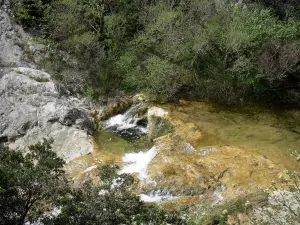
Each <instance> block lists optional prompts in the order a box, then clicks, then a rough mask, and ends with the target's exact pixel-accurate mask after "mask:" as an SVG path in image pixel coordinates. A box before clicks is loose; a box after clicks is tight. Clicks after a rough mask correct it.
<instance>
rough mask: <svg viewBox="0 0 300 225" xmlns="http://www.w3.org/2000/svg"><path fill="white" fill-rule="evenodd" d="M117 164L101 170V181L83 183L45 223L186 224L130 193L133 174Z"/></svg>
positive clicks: (58, 224) (59, 224)
mask: <svg viewBox="0 0 300 225" xmlns="http://www.w3.org/2000/svg"><path fill="white" fill-rule="evenodd" d="M118 170H119V168H118V167H117V166H110V165H107V166H104V167H102V168H101V169H100V170H99V176H100V178H101V181H102V183H101V184H100V185H96V186H94V185H92V184H91V183H90V182H87V183H85V184H84V186H83V187H82V188H80V189H76V190H73V191H72V194H71V196H70V197H69V198H66V199H64V200H63V202H62V205H63V209H62V213H61V214H60V215H59V216H58V217H56V218H52V219H51V218H48V219H46V220H45V222H46V224H57V225H61V224H64V225H68V224H91V225H92V224H111V225H114V224H168V223H172V224H186V222H185V221H184V220H182V219H180V218H179V217H178V216H176V215H175V214H168V213H166V212H164V211H162V210H159V209H158V208H157V207H155V206H150V205H145V204H144V203H143V202H141V201H140V199H139V197H137V196H135V195H133V194H132V193H131V187H132V184H133V178H132V177H131V176H130V175H128V174H122V175H118V174H117V171H118Z"/></svg>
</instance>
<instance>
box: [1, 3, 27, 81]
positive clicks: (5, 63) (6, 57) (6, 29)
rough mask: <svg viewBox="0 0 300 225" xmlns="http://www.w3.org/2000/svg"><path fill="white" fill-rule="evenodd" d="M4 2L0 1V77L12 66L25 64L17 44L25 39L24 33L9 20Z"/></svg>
mask: <svg viewBox="0 0 300 225" xmlns="http://www.w3.org/2000/svg"><path fill="white" fill-rule="evenodd" d="M4 2H5V1H1V2H0V77H1V76H3V75H4V74H6V73H7V72H9V71H10V70H11V68H13V67H17V66H21V65H25V63H24V62H22V55H23V53H22V50H21V48H20V47H19V46H18V45H17V44H18V43H21V42H23V41H24V40H25V39H26V34H25V33H24V31H23V30H22V29H21V27H19V26H18V25H16V24H14V23H13V22H12V21H11V20H10V17H9V16H8V14H7V12H6V11H5V9H6V8H7V6H6V4H5V3H4Z"/></svg>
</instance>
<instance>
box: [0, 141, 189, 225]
mask: <svg viewBox="0 0 300 225" xmlns="http://www.w3.org/2000/svg"><path fill="white" fill-rule="evenodd" d="M63 166H64V161H63V160H62V159H60V158H58V157H57V155H56V154H55V153H54V152H52V151H51V142H50V141H47V140H44V141H43V142H40V143H38V144H36V145H32V146H30V147H29V152H28V153H27V154H22V152H20V151H14V150H9V149H4V150H1V152H0V224H1V225H2V224H3V225H7V224H16V225H23V224H24V223H26V222H30V223H33V222H37V221H38V220H39V221H41V222H42V223H43V224H45V225H48V224H49V225H68V224H70V225H71V224H72V225H79V224H90V225H94V224H111V225H115V224H170V223H171V224H180V225H183V224H186V221H185V220H183V219H181V218H180V217H179V216H178V215H176V214H175V213H167V212H165V211H163V210H160V209H159V208H158V207H156V206H154V205H146V204H145V203H143V202H142V201H141V200H140V198H139V197H138V196H136V195H135V194H134V193H133V190H134V185H133V181H134V179H133V177H132V176H131V175H129V174H121V175H119V174H118V173H117V172H118V171H119V169H120V168H119V167H118V166H114V165H107V166H103V167H102V168H100V169H99V178H100V183H99V184H94V183H92V182H91V181H88V182H86V183H84V184H83V186H82V187H79V188H72V187H71V186H70V183H68V182H67V180H66V178H65V174H64V170H63ZM54 208H58V209H61V212H60V213H59V215H57V216H52V215H51V211H53V209H54Z"/></svg>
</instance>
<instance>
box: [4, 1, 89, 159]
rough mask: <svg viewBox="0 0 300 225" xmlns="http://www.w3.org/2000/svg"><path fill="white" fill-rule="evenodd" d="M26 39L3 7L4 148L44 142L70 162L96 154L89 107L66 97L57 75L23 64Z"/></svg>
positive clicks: (82, 102) (81, 101) (26, 63)
mask: <svg viewBox="0 0 300 225" xmlns="http://www.w3.org/2000/svg"><path fill="white" fill-rule="evenodd" d="M26 36H27V35H26V34H25V33H24V31H23V30H22V29H21V28H20V27H19V26H18V25H16V24H14V23H13V22H12V21H11V19H10V17H9V16H8V14H7V12H6V10H5V1H1V2H0V147H3V146H5V145H9V146H10V147H11V148H21V149H22V148H25V147H26V146H28V145H30V144H33V143H36V142H37V141H40V140H42V139H43V138H52V139H53V140H54V143H53V149H54V151H56V152H57V153H58V155H59V156H61V157H63V158H64V159H65V160H67V161H68V160H70V159H73V158H75V157H77V156H80V155H83V154H87V153H89V152H90V151H91V150H92V144H91V141H90V134H91V133H92V119H91V110H90V107H89V105H88V104H87V103H85V102H84V101H83V100H79V99H76V98H72V97H70V98H67V97H64V96H61V95H60V93H59V91H58V89H57V87H56V85H55V83H54V81H53V80H52V78H51V76H50V75H49V74H47V73H45V72H43V71H40V70H36V69H34V68H35V66H34V65H32V64H30V63H28V62H25V61H23V60H22V59H23V52H22V49H21V48H20V47H19V46H18V45H19V43H24V42H25V41H26Z"/></svg>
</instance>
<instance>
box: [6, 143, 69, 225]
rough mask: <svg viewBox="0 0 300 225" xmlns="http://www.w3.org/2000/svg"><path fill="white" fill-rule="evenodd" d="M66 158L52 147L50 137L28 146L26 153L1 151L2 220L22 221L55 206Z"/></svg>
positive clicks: (62, 184)
mask: <svg viewBox="0 0 300 225" xmlns="http://www.w3.org/2000/svg"><path fill="white" fill-rule="evenodd" d="M63 165H64V161H63V160H62V159H60V158H58V157H57V155H56V154H55V153H54V152H52V151H51V141H47V140H44V141H43V142H39V143H38V144H35V145H32V146H30V147H29V152H28V153H27V154H22V152H20V151H12V150H9V149H4V150H2V151H1V152H0V224H1V225H2V224H3V225H4V224H11V225H23V224H24V223H25V222H27V221H33V220H36V219H37V218H39V217H40V216H42V214H43V213H44V212H45V211H47V209H49V207H52V208H53V207H54V206H53V203H54V202H55V199H56V198H58V197H59V196H60V195H61V194H62V193H63V192H64V190H65V187H66V186H67V185H66V180H65V178H64V171H63V169H62V167H63Z"/></svg>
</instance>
